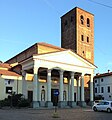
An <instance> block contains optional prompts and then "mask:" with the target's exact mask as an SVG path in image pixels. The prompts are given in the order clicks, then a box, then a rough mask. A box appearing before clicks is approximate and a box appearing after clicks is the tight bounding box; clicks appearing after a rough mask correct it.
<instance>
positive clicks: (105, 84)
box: [94, 71, 112, 100]
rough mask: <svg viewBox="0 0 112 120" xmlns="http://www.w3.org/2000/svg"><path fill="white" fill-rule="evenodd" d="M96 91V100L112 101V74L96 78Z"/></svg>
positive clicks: (104, 74) (99, 75) (100, 75)
mask: <svg viewBox="0 0 112 120" xmlns="http://www.w3.org/2000/svg"><path fill="white" fill-rule="evenodd" d="M94 91H95V98H96V99H105V100H112V72H110V71H108V72H107V73H103V74H97V75H96V76H94Z"/></svg>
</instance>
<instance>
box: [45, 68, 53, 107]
mask: <svg viewBox="0 0 112 120" xmlns="http://www.w3.org/2000/svg"><path fill="white" fill-rule="evenodd" d="M46 106H47V107H52V106H53V103H52V102H51V70H50V69H48V70H47V102H46Z"/></svg>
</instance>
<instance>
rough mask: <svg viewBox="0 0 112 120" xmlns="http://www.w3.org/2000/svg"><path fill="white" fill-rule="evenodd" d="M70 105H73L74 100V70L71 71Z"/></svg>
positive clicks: (74, 103)
mask: <svg viewBox="0 0 112 120" xmlns="http://www.w3.org/2000/svg"><path fill="white" fill-rule="evenodd" d="M70 106H71V107H75V106H76V102H75V101H74V72H71V100H70Z"/></svg>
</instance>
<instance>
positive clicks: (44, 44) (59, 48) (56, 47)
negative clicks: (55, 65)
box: [37, 42, 66, 50]
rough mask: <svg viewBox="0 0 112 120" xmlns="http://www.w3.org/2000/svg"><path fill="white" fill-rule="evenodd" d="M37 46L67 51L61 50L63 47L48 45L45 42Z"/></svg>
mask: <svg viewBox="0 0 112 120" xmlns="http://www.w3.org/2000/svg"><path fill="white" fill-rule="evenodd" d="M37 45H43V46H47V47H50V48H55V49H58V50H66V49H64V48H61V47H58V46H55V45H52V44H48V43H45V42H39V43H37Z"/></svg>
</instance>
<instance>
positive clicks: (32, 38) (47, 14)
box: [0, 0, 112, 73]
mask: <svg viewBox="0 0 112 120" xmlns="http://www.w3.org/2000/svg"><path fill="white" fill-rule="evenodd" d="M95 2H98V3H100V4H96V3H95ZM101 4H103V5H101ZM104 5H106V6H104ZM76 6H77V7H80V8H82V9H84V10H86V11H88V12H90V13H92V14H94V54H95V58H94V61H95V65H96V66H97V67H98V68H97V69H96V70H95V73H105V72H107V71H108V69H109V70H110V71H112V36H111V35H112V29H111V28H112V0H0V60H1V61H3V62H5V61H6V60H8V59H10V58H11V57H13V56H15V55H16V54H18V53H20V52H22V51H23V50H25V49H26V48H28V47H30V46H31V45H33V44H35V43H37V42H46V43H49V44H53V45H56V46H59V47H60V46H61V19H60V17H61V16H62V15H64V14H65V13H66V12H68V11H70V10H71V9H73V8H74V7H76Z"/></svg>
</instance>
